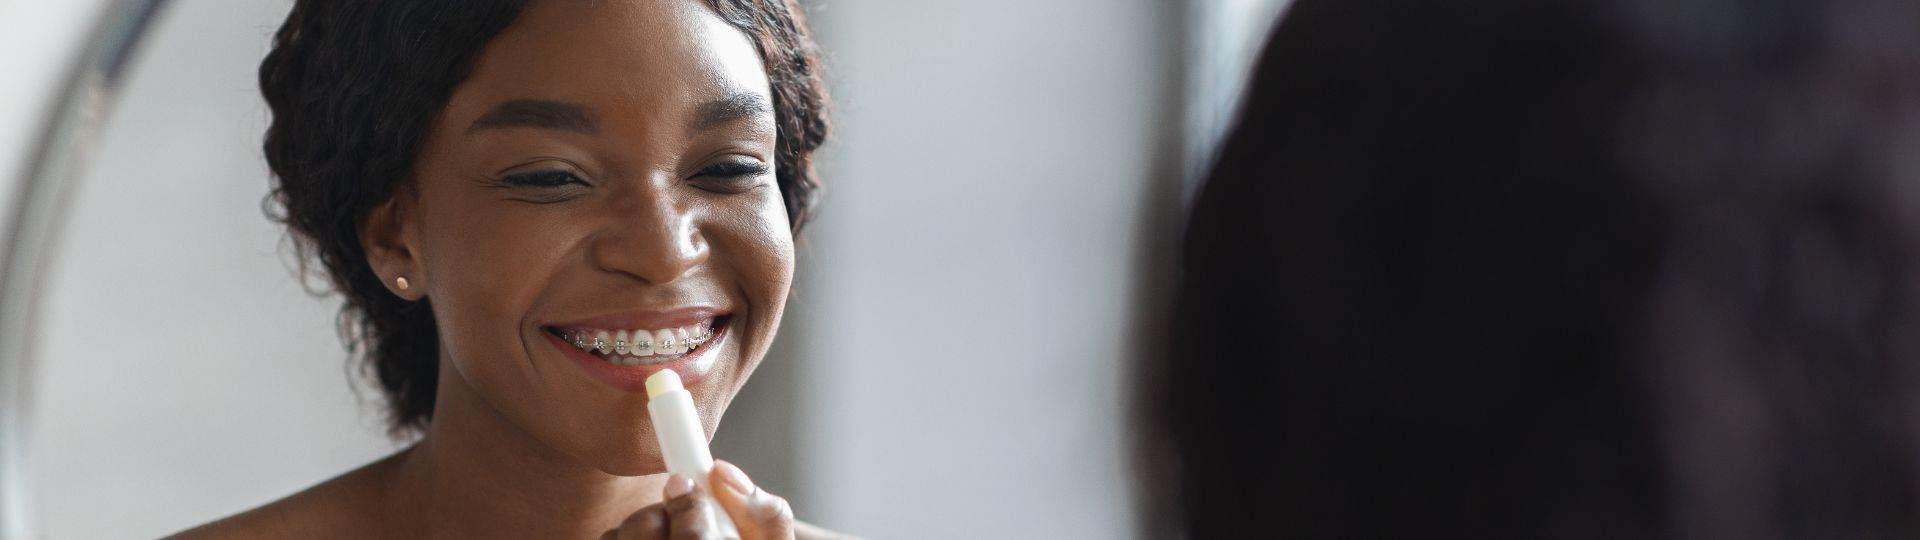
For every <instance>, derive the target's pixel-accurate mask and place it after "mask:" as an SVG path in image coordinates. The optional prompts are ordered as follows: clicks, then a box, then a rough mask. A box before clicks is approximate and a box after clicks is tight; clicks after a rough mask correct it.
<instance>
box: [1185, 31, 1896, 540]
mask: <svg viewBox="0 0 1920 540" xmlns="http://www.w3.org/2000/svg"><path fill="white" fill-rule="evenodd" d="M1916 232H1920V4H1916V3H1914V2H1910V1H1883V0H1775V1H1768V2H1759V3H1735V2H1725V1H1720V0H1591V1H1571V2H1538V1H1533V0H1481V1H1474V2H1446V1H1412V2H1409V1H1403V0H1298V1H1297V2H1295V4H1294V5H1293V6H1291V8H1290V10H1289V12H1288V13H1287V14H1286V15H1285V18H1284V19H1283V20H1282V21H1281V23H1280V24H1279V25H1278V26H1277V28H1276V29H1275V31H1274V33H1273V34H1272V36H1271V38H1270V42H1269V43H1268V44H1267V47H1266V49H1265V51H1264V54H1263V57H1262V58H1261V60H1260V61H1259V65H1258V66H1257V71H1256V73H1255V74H1254V76H1253V79H1252V80H1251V83H1250V85H1249V90H1248V93H1247V97H1246V98H1245V101H1244V104H1243V109H1242V113H1241V117H1240V120H1239V123H1238V125H1237V126H1236V127H1235V128H1234V130H1233V132H1232V133H1231V135H1230V137H1229V140H1228V141H1227V142H1226V143H1225V145H1224V146H1223V147H1222V149H1221V152H1220V154H1219V157H1218V161H1217V163H1216V165H1215V167H1214V168H1213V170H1212V172H1211V174H1210V176H1209V178H1208V179H1207V183H1206V185H1205V186H1204V187H1203V188H1202V190H1201V192H1200V195H1199V196H1198V199H1197V201H1196V202H1195V206H1194V208H1193V210H1192V215H1191V219H1190V223H1189V226H1188V230H1187V231H1186V238H1185V246H1184V253H1183V259H1182V266H1181V271H1180V272H1181V277H1180V284H1179V289H1178V290H1179V293H1178V300H1177V308H1176V310H1175V322H1174V327H1175V330H1174V333H1173V336H1172V339H1173V343H1174V344H1175V346H1173V347H1169V349H1171V350H1172V351H1174V352H1172V353H1170V354H1168V355H1166V356H1165V362H1166V363H1165V364H1163V365H1160V366H1157V367H1155V369H1152V370H1149V371H1150V372H1154V373H1160V374H1162V375H1163V377H1164V378H1163V379H1162V380H1163V381H1164V382H1163V383H1159V384H1153V385H1150V387H1156V388H1159V389H1161V390H1162V391H1163V392H1164V393H1163V394H1160V395H1158V396H1156V397H1154V398H1153V399H1154V400H1155V401H1152V402H1151V403H1153V404H1154V406H1153V407H1151V408H1150V410H1152V411H1155V412H1156V413H1157V414H1158V415H1159V416H1158V417H1156V418H1154V420H1155V421H1156V422H1155V423H1154V424H1153V425H1156V426H1159V427H1160V428H1161V429H1163V430H1164V433H1165V434H1166V435H1167V436H1169V437H1171V438H1170V439H1169V440H1170V441H1171V442H1172V444H1171V449H1172V455H1173V456H1174V460H1173V462H1174V466H1173V467H1172V468H1171V470H1173V471H1176V472H1175V474H1174V475H1173V477H1174V478H1175V481H1174V482H1171V483H1170V485H1168V486H1165V487H1166V489H1171V490H1174V491H1176V492H1177V494H1178V495H1177V499H1178V500H1179V501H1180V503H1181V512H1182V513H1183V514H1184V516H1185V517H1184V523H1185V524H1186V526H1187V529H1188V532H1189V534H1190V535H1191V536H1192V537H1193V538H1224V537H1246V536H1243V535H1246V534H1252V533H1265V534H1263V536H1267V537H1306V538H1315V537H1343V538H1350V537H1361V538H1366V537H1435V536H1439V537H1462V538H1487V537H1528V538H1532V537H1556V538H1566V537H1576V538H1578V537H1593V538H1646V537H1689V538H1692V537H1705V538H1891V537H1904V538H1911V537H1915V536H1916V535H1920V505H1917V503H1920V497H1916V489H1915V486H1916V482H1920V477H1916V474H1920V467H1916V465H1917V464H1920V444H1916V442H1920V441H1916V439H1915V436H1916V434H1920V430H1916V423H1920V414H1916V412H1917V411H1920V408H1917V407H1920V392H1916V391H1915V390H1920V384H1917V382H1920V363H1917V362H1915V361H1916V360H1920V324H1916V323H1920V310H1917V309H1916V307H1917V306H1920V304H1916V300H1920V287H1917V285H1920V267H1917V266H1916V264H1915V263H1916V259H1915V254H1916V250H1915V248H1916V247H1917V246H1920V244H1916V243H1915V237H1916Z"/></svg>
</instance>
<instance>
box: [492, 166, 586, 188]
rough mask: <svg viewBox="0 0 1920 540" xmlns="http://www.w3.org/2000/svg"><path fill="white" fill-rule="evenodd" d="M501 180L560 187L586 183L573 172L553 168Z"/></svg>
mask: <svg viewBox="0 0 1920 540" xmlns="http://www.w3.org/2000/svg"><path fill="white" fill-rule="evenodd" d="M501 181H502V182H505V183H507V184H509V185H514V186H524V187H560V186H564V185H567V184H573V183H581V184H584V183H586V182H583V181H581V180H580V177H579V176H575V175H574V174H573V173H570V172H567V171H553V170H549V171H532V172H523V173H518V174H512V175H508V176H507V177H505V178H502V179H501Z"/></svg>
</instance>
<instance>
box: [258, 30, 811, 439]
mask: <svg viewBox="0 0 1920 540" xmlns="http://www.w3.org/2000/svg"><path fill="white" fill-rule="evenodd" d="M706 2H707V4H708V5H709V6H710V7H711V8H713V9H714V11H715V12H716V13H718V14H719V15H720V17H721V18H722V19H725V20H726V21H727V22H728V23H729V24H731V25H733V26H734V27H736V28H738V29H739V30H741V31H742V32H744V33H746V35H747V36H748V37H749V38H750V39H751V40H752V41H753V42H754V45H755V47H756V48H757V49H758V50H759V52H760V55H761V59H762V61H763V62H764V63H765V65H766V70H767V75H768V80H769V82H770V84H771V87H772V92H773V96H772V99H773V106H774V115H775V121H776V122H777V125H778V129H779V134H778V138H777V142H776V148H775V157H774V160H775V168H776V170H777V173H776V181H777V182H778V184H779V187H780V194H781V197H782V198H783V199H784V201H785V203H786V208H787V214H788V217H789V220H790V225H791V226H792V228H793V230H794V231H796V232H798V231H799V229H800V227H801V226H802V225H803V224H805V223H806V222H807V220H808V218H809V217H811V216H812V211H813V207H814V204H815V201H816V199H817V197H818V191H819V185H820V183H819V179H818V178H816V177H815V175H814V172H813V168H812V155H813V152H814V150H816V149H818V148H819V147H820V145H821V144H822V143H823V142H825V140H826V137H827V118H826V108H827V92H826V86H825V84H824V83H823V82H822V79H821V77H820V57H819V54H818V52H817V50H816V47H815V45H814V43H813V41H812V39H811V37H810V36H809V35H808V31H807V28H806V22H805V18H804V15H803V13H802V11H801V9H800V7H799V6H798V5H797V4H796V3H795V1H794V0H706ZM525 5H526V2H525V1H524V0H487V1H481V0H416V1H407V2H380V1H368V0H359V1H342V0H328V1H319V0H299V1H298V2H296V3H295V4H294V6H293V10H292V12H291V13H290V14H288V15H287V20H286V23H285V24H284V25H282V26H281V27H280V30H279V31H278V32H277V33H276V34H275V35H274V39H273V49H272V51H270V52H268V53H267V56H266V59H265V60H263V61H262V62H261V63H260V91H261V93H262V94H263V95H264V96H265V98H266V101H267V106H268V107H269V109H271V112H272V123H271V125H269V126H268V128H267V132H266V140H265V144H264V147H265V151H266V158H267V165H268V167H269V168H271V169H272V171H273V175H274V177H275V181H274V184H273V189H272V192H271V193H270V194H269V195H268V201H267V204H268V207H269V210H268V213H269V215H270V217H272V218H273V219H274V220H276V221H279V222H281V223H283V224H285V225H286V226H287V227H288V229H289V231H290V232H291V233H292V234H291V236H292V238H293V240H294V242H293V243H294V246H295V248H296V250H297V255H298V257H299V258H300V261H301V269H302V270H301V272H302V275H303V276H306V275H308V274H309V269H310V268H311V267H310V266H309V263H310V262H314V261H317V262H319V263H320V265H321V266H322V267H323V268H325V272H326V277H327V281H328V282H329V283H330V284H331V285H332V289H333V290H336V291H339V292H341V293H342V294H343V296H344V297H345V305H344V306H343V307H342V308H341V312H340V319H339V324H340V332H341V335H342V338H343V339H344V340H345V341H346V342H347V346H348V349H349V350H350V351H351V352H352V353H353V354H354V355H355V356H356V357H357V358H358V359H359V360H360V362H361V365H362V366H363V367H364V368H365V369H366V370H367V372H368V373H369V374H370V375H371V377H372V378H373V379H374V380H375V381H376V382H377V383H378V384H379V387H380V390H381V391H382V393H383V394H384V395H385V397H386V400H387V411H388V425H389V428H390V429H391V431H392V432H393V433H394V434H395V435H396V436H398V435H404V434H408V433H413V432H416V431H417V430H419V429H421V428H423V427H425V426H426V424H427V422H429V421H430V420H431V419H432V418H433V406H434V394H435V392H436V389H437V387H438V381H437V377H438V374H439V356H438V355H439V333H438V331H437V330H436V328H435V325H434V318H433V310H432V309H431V307H430V306H429V304H428V301H426V300H422V301H418V302H409V301H406V300H403V299H401V298H397V297H395V296H394V295H392V294H390V293H389V291H388V290H387V289H386V286H385V284H384V283H382V280H381V278H380V277H379V276H376V275H374V273H373V271H372V269H371V268H370V267H369V266H368V264H367V256H366V252H365V251H364V249H363V247H362V246H361V244H360V236H359V225H360V223H361V222H362V220H363V219H365V218H366V217H367V215H368V213H369V212H371V211H372V209H373V208H374V207H375V206H377V205H379V204H380V203H382V202H383V201H385V200H386V199H387V198H388V197H389V196H391V195H392V193H393V191H394V189H395V187H396V186H399V185H401V184H403V183H404V182H408V181H410V178H411V169H412V164H413V160H414V156H415V153H416V151H417V150H418V148H419V144H420V141H421V140H422V139H423V138H424V136H425V135H426V131H427V130H428V129H429V127H430V125H431V124H432V122H433V119H434V117H435V115H437V114H438V113H439V111H440V110H441V108H443V107H445V106H446V103H447V100H448V99H449V98H450V97H451V95H452V93H453V90H454V88H455V87H456V86H458V85H459V84H460V83H461V82H462V81H464V80H465V79H466V78H467V76H468V75H469V73H470V71H471V69H472V65H473V61H474V59H475V57H476V56H477V55H478V54H479V53H480V50H481V49H482V48H483V47H484V46H485V45H486V43H487V42H488V41H489V40H491V39H492V38H493V37H494V36H495V35H497V34H499V33H500V31H501V30H503V29H505V28H506V27H507V26H508V25H509V24H511V23H512V22H513V20H514V19H515V18H517V17H518V16H519V14H520V12H521V10H522V9H523V8H524V7H525Z"/></svg>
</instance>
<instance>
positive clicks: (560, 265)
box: [393, 0, 793, 475]
mask: <svg viewBox="0 0 1920 540" xmlns="http://www.w3.org/2000/svg"><path fill="white" fill-rule="evenodd" d="M769 96H770V93H769V88H768V82H767V76H766V72H765V70H764V68H763V65H762V64H761V61H760V57H759V55H758V53H757V52H756V50H755V48H754V46H753V44H752V42H750V41H749V40H748V37H747V36H746V35H745V34H744V33H742V32H740V31H739V30H737V29H735V28H734V27H732V26H729V25H728V24H727V23H726V22H725V21H723V20H721V19H720V18H719V16H718V15H716V14H715V13H713V12H712V11H710V9H709V8H708V7H707V6H706V5H704V3H702V2H700V1H699V0H669V1H655V2H571V1H568V2H562V1H543V2H534V3H532V4H531V5H530V6H528V8H527V9H526V11H525V12H524V13H522V14H521V15H520V17H519V19H517V20H516V21H514V23H513V24H512V26H510V27H508V28H507V29H506V30H505V31H504V32H502V33H501V34H500V35H499V36H498V37H496V38H495V39H494V40H493V41H492V42H490V43H488V45H487V46H486V48H485V49H484V50H483V51H482V53H481V54H480V56H479V58H478V60H477V62H476V65H475V69H474V71H473V73H472V76H471V78H470V79H468V80H467V81H466V82H464V83H463V84H462V85H461V86H460V87H459V88H457V89H456V90H455V91H454V93H453V95H452V98H451V100H450V101H449V102H448V104H447V106H446V108H445V109H444V110H443V111H442V112H441V114H440V116H439V117H438V118H437V119H436V120H435V123H434V124H433V127H432V128H431V133H430V134H429V136H428V138H427V140H426V141H425V142H424V144H423V147H422V150H421V153H420V154H419V156H418V158H417V159H416V161H415V164H414V176H415V182H416V184H417V186H418V190H417V193H409V192H407V191H406V190H402V191H400V192H399V194H398V195H396V199H395V202H394V203H393V204H394V205H395V206H394V212H395V215H397V216H399V217H397V218H396V219H395V222H396V223H400V224H401V226H400V227H397V229H398V230H399V234H398V236H399V237H400V238H401V239H402V240H401V243H404V244H405V245H406V247H407V248H408V250H407V251H409V252H410V257H411V258H412V261H411V263H410V264H411V266H408V267H407V268H413V269H417V270H418V271H419V272H420V276H419V278H418V279H416V278H409V279H414V280H415V281H416V282H419V283H421V284H422V287H421V288H420V289H419V290H420V291H421V292H422V293H424V294H425V296H426V297H427V298H428V299H429V300H431V301H432V305H433V313H434V316H435V318H436V320H437V322H438V325H439V331H440V344H441V356H440V357H441V359H442V367H441V382H440V384H441V385H443V386H445V385H450V384H452V385H464V387H462V388H458V389H457V390H460V391H463V392H465V393H467V394H470V395H473V396H477V397H478V401H480V402H483V403H484V405H485V406H487V407H490V408H491V409H492V411H487V412H485V413H484V414H493V413H496V412H497V414H498V415H500V416H501V417H503V418H504V419H506V420H507V421H509V422H511V423H512V424H514V425H516V426H518V427H519V428H520V429H522V430H523V431H525V432H527V433H529V434H531V435H532V436H533V437H535V438H537V439H539V440H540V441H541V442H543V443H545V444H546V445H547V446H550V447H552V448H555V449H557V450H560V451H562V452H565V453H566V454H568V455H571V456H573V457H574V458H575V459H579V460H582V461H585V462H587V463H589V464H591V465H593V466H594V467H596V468H599V469H601V470H603V471H606V472H609V473H614V474H621V475H636V474H644V473H650V472H658V471H659V470H661V465H660V458H659V456H658V451H657V449H656V447H655V443H654V442H653V434H652V428H651V423H650V421H649V420H648V417H647V414H646V403H647V400H646V394H645V390H644V385H643V383H642V381H643V380H644V379H645V378H646V377H647V376H648V375H651V374H653V373H655V372H658V371H659V370H661V369H672V370H675V371H676V372H678V373H679V375H680V376H681V378H682V379H683V380H684V381H685V382H686V384H687V387H688V388H689V389H690V390H691V391H692V392H693V394H694V396H695V400H696V402H697V403H698V404H699V405H700V412H701V419H702V421H703V422H704V423H705V425H706V429H707V433H708V435H709V436H711V435H712V433H713V430H714V428H715V426H716V425H717V424H718V422H719V417H720V414H721V412H722V411H723V410H724V409H725V408H726V405H727V403H728V402H730V401H731V400H732V399H733V396H734V394H735V393H736V392H737V391H739V389H740V386H741V384H742V383H744V382H745V381H746V378H747V375H748V374H749V373H751V372H752V371H753V369H754V367H755V366H756V365H758V363H759V361H760V359H761V357H762V356H763V355H764V354H765V353H766V351H767V347H768V344H769V343H770V342H771V341H772V339H773V335H774V330H775V327H777V326H778V325H779V321H780V313H781V309H782V307H783V306H784V305H785V303H786V297H787V290H788V286H789V285H790V284H791V282H792V278H793V237H792V234H791V231H790V230H789V228H788V222H787V214H786V209H785V206H784V205H783V204H782V200H781V196H780V190H779V187H778V186H777V185H776V184H775V181H774V171H773V166H774V142H775V127H774V126H775V123H774V118H773V106H772V101H771V99H770V97H769ZM596 338H598V339H603V340H605V344H606V347H607V348H608V349H613V350H612V351H611V353H600V352H599V350H598V349H595V350H592V351H588V350H583V349H582V348H581V347H580V346H579V344H581V343H584V344H585V345H586V346H587V347H589V348H592V347H593V346H594V340H595V339H596ZM690 340H691V341H692V342H693V343H697V344H698V346H697V347H694V348H692V349H691V350H687V349H688V347H687V345H688V343H689V341H690ZM703 340H704V341H703ZM616 341H618V342H620V343H619V345H622V346H624V348H620V349H616V348H615V346H616V343H615V342H616ZM642 342H644V343H645V344H646V346H645V347H644V348H643V347H641V343H642ZM623 351H624V354H623ZM447 391H448V389H445V388H443V389H442V391H441V393H442V399H441V401H440V403H441V405H442V406H443V407H444V406H447V405H448V402H447V399H445V395H446V393H447ZM453 413H454V412H453V411H447V410H444V409H443V410H440V411H437V412H436V416H441V417H444V415H447V414H453Z"/></svg>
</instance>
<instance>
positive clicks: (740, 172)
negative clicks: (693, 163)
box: [694, 161, 767, 178]
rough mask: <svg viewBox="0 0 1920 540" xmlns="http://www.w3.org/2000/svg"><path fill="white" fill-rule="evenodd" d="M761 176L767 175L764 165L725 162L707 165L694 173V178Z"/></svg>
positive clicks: (745, 162)
mask: <svg viewBox="0 0 1920 540" xmlns="http://www.w3.org/2000/svg"><path fill="white" fill-rule="evenodd" d="M763 174H767V165H766V164H764V163H756V162H747V161H726V162H721V163H715V164H712V165H708V166H707V168H705V169H700V172H698V173H695V174H694V176H705V177H710V178H738V177H742V176H760V175H763Z"/></svg>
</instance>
